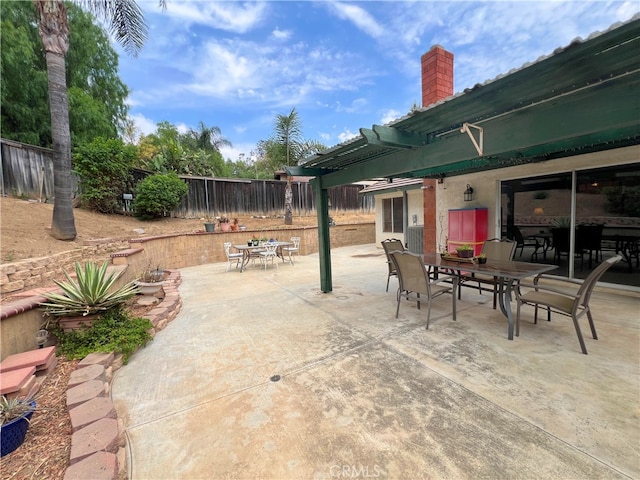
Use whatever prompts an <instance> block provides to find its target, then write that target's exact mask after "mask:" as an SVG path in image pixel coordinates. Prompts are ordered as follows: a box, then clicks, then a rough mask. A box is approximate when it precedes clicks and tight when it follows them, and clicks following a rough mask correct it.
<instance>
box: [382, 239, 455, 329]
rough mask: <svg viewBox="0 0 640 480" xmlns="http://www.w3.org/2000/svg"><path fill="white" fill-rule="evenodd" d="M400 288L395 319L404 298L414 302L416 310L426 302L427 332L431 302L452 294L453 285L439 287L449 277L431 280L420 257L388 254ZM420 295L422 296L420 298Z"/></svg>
mask: <svg viewBox="0 0 640 480" xmlns="http://www.w3.org/2000/svg"><path fill="white" fill-rule="evenodd" d="M390 256H391V261H392V262H393V264H394V266H395V269H396V272H397V275H398V282H399V284H400V286H399V287H398V292H397V294H396V297H397V302H398V306H397V307H396V318H398V313H399V312H400V301H401V300H402V298H406V299H407V300H410V301H416V302H417V304H418V310H420V302H422V301H425V300H426V301H427V330H428V329H429V318H430V317H431V300H432V299H434V298H436V297H439V296H440V295H442V294H444V293H451V294H453V285H452V284H451V283H450V284H446V285H441V284H440V282H444V281H450V280H451V276H450V275H444V276H440V277H439V278H438V279H437V280H431V279H430V278H429V273H428V271H427V269H425V268H424V263H423V261H422V257H421V256H420V255H416V254H415V253H411V252H407V251H399V250H396V251H393V252H390ZM421 295H422V296H421Z"/></svg>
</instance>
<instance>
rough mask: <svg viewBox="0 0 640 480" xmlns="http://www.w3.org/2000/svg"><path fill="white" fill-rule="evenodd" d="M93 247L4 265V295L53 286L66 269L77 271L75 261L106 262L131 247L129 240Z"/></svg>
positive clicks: (0, 277)
mask: <svg viewBox="0 0 640 480" xmlns="http://www.w3.org/2000/svg"><path fill="white" fill-rule="evenodd" d="M86 243H91V244H90V245H86V246H83V247H81V248H78V249H75V250H69V251H67V252H62V253H56V254H54V255H49V256H47V257H39V258H30V259H28V260H21V261H18V262H13V263H5V264H2V265H0V293H1V294H2V295H7V294H14V293H19V292H22V291H24V290H30V289H33V288H37V287H42V286H50V285H52V282H51V279H52V278H56V279H60V278H62V277H63V273H62V272H63V270H66V271H68V272H72V271H74V267H75V262H86V261H92V262H104V261H105V260H109V255H110V254H111V253H113V252H117V251H118V250H121V249H123V248H126V247H127V246H128V245H129V242H128V241H127V240H116V239H102V240H93V241H91V242H86Z"/></svg>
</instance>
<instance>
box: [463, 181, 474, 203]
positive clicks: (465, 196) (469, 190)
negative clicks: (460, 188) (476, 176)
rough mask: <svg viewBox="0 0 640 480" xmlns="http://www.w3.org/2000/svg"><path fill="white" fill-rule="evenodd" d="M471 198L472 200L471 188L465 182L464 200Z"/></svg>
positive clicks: (468, 200) (467, 200)
mask: <svg viewBox="0 0 640 480" xmlns="http://www.w3.org/2000/svg"><path fill="white" fill-rule="evenodd" d="M471 200H473V188H471V185H469V184H468V183H467V189H466V190H465V191H464V201H465V202H470V201H471Z"/></svg>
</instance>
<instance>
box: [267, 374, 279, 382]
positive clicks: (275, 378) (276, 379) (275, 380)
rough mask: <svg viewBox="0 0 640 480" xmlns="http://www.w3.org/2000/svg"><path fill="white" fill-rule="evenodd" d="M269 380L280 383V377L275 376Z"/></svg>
mask: <svg viewBox="0 0 640 480" xmlns="http://www.w3.org/2000/svg"><path fill="white" fill-rule="evenodd" d="M269 380H271V381H272V382H278V381H280V375H274V376H273V377H271V378H270V379H269Z"/></svg>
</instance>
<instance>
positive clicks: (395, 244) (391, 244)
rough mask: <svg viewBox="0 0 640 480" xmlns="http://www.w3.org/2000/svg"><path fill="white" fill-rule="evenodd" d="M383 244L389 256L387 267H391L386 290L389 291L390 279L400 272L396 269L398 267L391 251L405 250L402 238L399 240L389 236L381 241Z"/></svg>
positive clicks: (385, 252)
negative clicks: (392, 258)
mask: <svg viewBox="0 0 640 480" xmlns="http://www.w3.org/2000/svg"><path fill="white" fill-rule="evenodd" d="M380 243H381V244H382V248H383V249H384V254H385V255H386V256H387V267H388V269H389V272H388V275H387V289H386V291H387V292H388V291H389V279H390V278H391V277H392V276H398V272H397V271H396V267H395V264H394V263H393V261H392V260H391V255H390V254H391V252H395V251H396V250H397V251H400V252H404V245H403V244H402V241H401V240H398V239H397V238H387V239H386V240H383V241H382V242H380Z"/></svg>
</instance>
